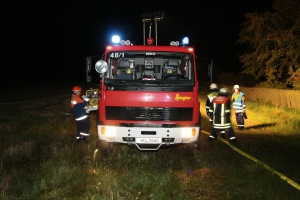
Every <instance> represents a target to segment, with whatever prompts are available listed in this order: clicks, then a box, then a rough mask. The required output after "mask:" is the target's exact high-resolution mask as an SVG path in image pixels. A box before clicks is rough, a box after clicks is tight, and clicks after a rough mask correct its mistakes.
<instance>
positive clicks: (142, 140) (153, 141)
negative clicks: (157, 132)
mask: <svg viewBox="0 0 300 200" xmlns="http://www.w3.org/2000/svg"><path fill="white" fill-rule="evenodd" d="M135 142H136V143H140V144H160V143H161V138H135Z"/></svg>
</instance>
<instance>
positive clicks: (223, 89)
mask: <svg viewBox="0 0 300 200" xmlns="http://www.w3.org/2000/svg"><path fill="white" fill-rule="evenodd" d="M219 93H220V94H227V93H228V89H227V88H226V87H224V88H221V89H220V92H219Z"/></svg>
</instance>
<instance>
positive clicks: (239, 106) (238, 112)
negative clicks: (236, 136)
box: [232, 85, 247, 130]
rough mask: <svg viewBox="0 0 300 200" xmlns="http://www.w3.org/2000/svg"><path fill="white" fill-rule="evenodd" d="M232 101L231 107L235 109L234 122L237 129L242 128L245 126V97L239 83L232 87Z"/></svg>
mask: <svg viewBox="0 0 300 200" xmlns="http://www.w3.org/2000/svg"><path fill="white" fill-rule="evenodd" d="M232 102H233V109H234V110H235V118H236V124H237V127H238V130H244V128H245V122H244V119H247V115H246V99H245V93H243V92H241V90H240V86H239V85H235V86H234V87H233V94H232Z"/></svg>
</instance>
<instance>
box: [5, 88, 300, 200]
mask: <svg viewBox="0 0 300 200" xmlns="http://www.w3.org/2000/svg"><path fill="white" fill-rule="evenodd" d="M71 87H72V85H71V84H70V85H68V84H66V85H61V86H60V87H59V89H58V88H55V87H53V88H49V89H44V88H43V89H40V90H39V88H38V87H37V88H33V89H31V90H30V92H28V90H27V91H26V93H25V92H24V94H22V93H21V94H20V93H18V94H19V96H18V98H15V100H13V101H10V98H9V97H10V95H9V91H8V92H6V93H5V95H4V96H2V97H3V98H2V99H1V100H2V102H0V133H1V134H0V141H1V145H0V153H1V159H0V170H1V174H0V177H1V178H0V199H174V200H175V199H176V200H177V199H243V200H244V199H270V200H273V199H278V200H279V199H289V200H291V199H300V191H299V190H297V189H296V188H295V187H293V186H291V185H290V184H288V183H287V182H286V181H284V180H283V179H281V178H280V177H279V176H278V175H276V174H273V173H272V172H270V171H269V170H267V169H266V168H264V167H263V166H262V165H260V164H258V163H255V162H253V161H252V160H249V159H247V158H246V157H244V156H242V155H241V154H239V153H238V152H236V151H234V150H233V149H232V148H230V147H229V146H227V144H225V143H223V142H222V141H221V140H216V141H214V142H213V143H209V142H208V141H207V138H208V135H206V134H204V133H202V134H201V136H200V143H201V149H200V150H199V151H195V154H194V156H193V157H187V156H184V154H183V151H182V147H178V148H172V149H160V150H159V151H157V152H142V151H139V150H137V149H134V148H128V146H126V145H125V146H123V145H119V146H116V148H115V151H114V152H113V154H112V155H111V156H102V155H101V154H100V153H98V154H95V156H94V150H95V145H96V139H97V135H96V134H97V133H96V115H95V113H91V114H90V121H91V124H92V128H91V131H90V133H91V136H90V138H89V143H83V144H76V143H75V142H74V141H75V132H76V124H75V121H74V119H73V118H72V116H71V115H70V107H69V106H70V88H71ZM35 91H37V92H35ZM207 92H208V91H207V90H206V91H201V92H200V93H199V99H200V100H201V113H202V117H203V119H202V129H203V130H204V131H207V132H209V131H210V125H209V123H208V118H207V117H206V114H205V108H204V101H205V95H206V93H207ZM247 103H248V104H247V114H248V119H247V120H246V130H244V131H238V130H236V129H235V133H236V137H237V141H238V143H237V144H236V145H235V146H236V147H238V148H239V149H241V150H242V151H244V152H246V153H248V154H250V155H252V156H254V157H255V158H257V159H259V160H261V161H262V162H264V163H265V164H267V165H269V166H271V167H272V168H274V169H275V170H277V171H279V172H280V173H282V174H284V175H285V176H287V177H288V178H290V179H292V180H293V181H295V182H297V183H300V170H299V169H300V159H299V158H300V155H299V154H300V153H299V152H300V133H299V132H300V111H296V110H291V109H285V108H280V107H274V106H271V105H269V104H264V103H262V102H252V101H248V102H247ZM232 119H233V126H234V127H235V128H236V124H235V120H234V117H233V116H232ZM227 140H228V138H227Z"/></svg>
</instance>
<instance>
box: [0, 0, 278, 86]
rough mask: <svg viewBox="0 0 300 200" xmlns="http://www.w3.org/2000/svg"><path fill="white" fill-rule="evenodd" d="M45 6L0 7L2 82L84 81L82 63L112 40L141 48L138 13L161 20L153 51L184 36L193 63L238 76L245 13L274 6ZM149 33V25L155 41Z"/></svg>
mask: <svg viewBox="0 0 300 200" xmlns="http://www.w3.org/2000/svg"><path fill="white" fill-rule="evenodd" d="M47 2H48V3H44V1H35V2H34V1H30V3H28V1H14V3H11V1H5V2H3V1H1V5H0V7H1V8H0V9H1V33H2V34H1V35H2V36H1V54H2V56H1V80H4V81H7V82H10V81H14V80H31V81H32V80H36V81H49V82H50V81H60V80H63V79H65V80H81V81H84V78H85V58H86V57H87V56H98V55H99V56H100V55H102V54H103V52H104V48H105V45H106V44H108V43H109V42H110V38H111V36H112V35H113V34H120V35H121V36H122V38H124V39H129V40H131V41H132V43H133V44H143V23H142V18H141V14H142V13H144V12H154V11H159V10H161V11H164V19H163V20H162V21H160V22H159V23H158V30H157V31H158V44H161V45H169V43H170V41H172V40H180V41H181V39H182V38H183V37H184V36H188V37H189V38H190V46H194V48H195V51H196V54H197V56H198V57H205V58H212V59H213V60H214V63H215V65H216V67H217V68H218V69H219V70H221V71H224V72H233V73H237V72H239V71H241V64H240V63H239V60H238V54H240V53H242V48H241V46H240V45H238V44H236V40H237V39H238V34H239V32H240V29H241V27H240V24H241V23H242V22H243V21H245V18H244V16H243V14H244V13H245V12H254V11H259V12H263V11H265V10H267V9H269V8H270V7H271V5H272V0H264V1H262V0H239V1H238V0H230V1H221V0H210V1H189V0H185V1H176V0H173V1H138V2H141V3H136V2H137V1H97V2H96V1H93V2H92V1H81V2H76V3H74V2H71V1H68V3H66V1H65V2H64V3H58V2H56V1H55V2H56V3H53V2H52V1H47ZM157 2H160V3H157ZM225 2H229V3H225ZM154 31H155V29H154V26H153V27H152V37H153V38H155V35H154V34H155V32H154ZM146 35H148V33H146Z"/></svg>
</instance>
